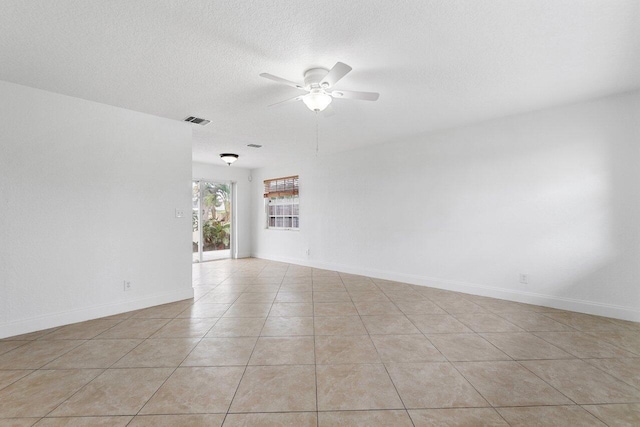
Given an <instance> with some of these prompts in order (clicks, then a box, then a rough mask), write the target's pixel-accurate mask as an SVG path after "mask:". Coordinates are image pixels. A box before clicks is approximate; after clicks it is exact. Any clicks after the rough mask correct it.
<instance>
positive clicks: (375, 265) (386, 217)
mask: <svg viewBox="0 0 640 427" xmlns="http://www.w3.org/2000/svg"><path fill="white" fill-rule="evenodd" d="M354 126H357V123H356V124H354ZM639 127H640V93H639V92H636V93H633V94H628V95H625V96H618V97H611V98H607V99H602V100H598V101H593V102H588V103H582V104H576V105H571V106H566V107H562V108H555V109H549V110H545V111H540V112H534V113H530V114H525V115H519V116H513V117H507V118H503V119H499V120H493V121H490V122H486V123H482V124H478V125H474V126H469V127H465V128H460V129H456V130H450V131H443V132H439V133H433V134H429V135H424V136H421V137H417V138H414V139H412V140H407V141H397V142H394V143H390V144H385V145H378V146H373V147H369V148H365V149H359V150H355V151H349V152H345V153H340V154H339V155H330V156H320V157H318V158H317V159H311V160H307V161H304V162H301V163H299V164H295V165H283V166H274V167H268V168H264V169H259V170H255V171H253V177H254V179H253V190H252V191H253V196H252V200H253V201H255V202H256V204H254V207H253V218H252V222H253V230H254V232H253V253H254V255H255V256H257V257H261V258H268V259H275V260H282V261H289V262H295V263H301V264H306V265H313V266H318V267H324V268H332V269H337V270H340V271H346V272H352V273H357V274H366V275H370V276H375V277H381V278H388V279H394V280H401V281H406V282H410V283H415V284H423V285H431V286H437V287H442V288H447V289H453V290H459V291H464V292H469V293H474V294H480V295H488V296H494V297H499V298H505V299H512V300H516V301H523V302H531V303H539V304H544V305H549V306H553V307H559V308H567V309H572V310H578V311H584V312H589V313H594V314H603V315H610V316H616V317H620V318H626V319H634V320H640V286H639V285H638V281H639V278H640V221H639V220H638V218H640V168H639V167H638V165H639V164H640V129H639ZM320 147H321V149H322V141H320ZM294 174H299V175H300V203H301V207H300V209H301V220H300V221H301V229H300V231H299V232H288V231H275V230H265V228H264V216H265V213H264V208H263V206H262V203H261V193H262V188H261V183H262V180H264V179H266V178H275V177H278V176H287V175H294ZM307 248H308V249H310V251H311V252H310V256H307V255H306V253H305V250H306V249H307ZM520 273H525V274H528V275H529V284H522V283H520V282H519V274H520Z"/></svg>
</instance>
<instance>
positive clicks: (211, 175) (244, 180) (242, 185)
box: [192, 162, 251, 258]
mask: <svg viewBox="0 0 640 427" xmlns="http://www.w3.org/2000/svg"><path fill="white" fill-rule="evenodd" d="M192 175H193V179H195V180H197V179H203V180H207V181H218V182H220V181H232V182H235V183H236V191H237V197H236V199H237V200H235V203H234V205H235V206H234V207H235V209H236V213H235V218H236V222H237V223H236V230H237V233H238V235H237V242H238V258H247V257H250V256H251V183H250V182H249V176H250V175H251V171H250V170H249V169H243V168H240V167H238V166H237V165H234V166H224V165H222V166H217V165H211V164H207V163H198V162H193V166H192Z"/></svg>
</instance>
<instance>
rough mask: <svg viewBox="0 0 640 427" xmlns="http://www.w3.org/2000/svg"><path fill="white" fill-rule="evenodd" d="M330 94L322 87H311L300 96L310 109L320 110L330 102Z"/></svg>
mask: <svg viewBox="0 0 640 427" xmlns="http://www.w3.org/2000/svg"><path fill="white" fill-rule="evenodd" d="M331 100H332V98H331V96H330V95H327V93H326V92H325V91H323V90H322V89H312V90H311V92H309V93H308V94H306V95H305V96H303V97H302V102H304V105H306V106H307V107H308V108H309V109H310V110H311V111H315V112H316V113H317V112H318V111H322V110H324V109H325V108H327V107H328V106H329V104H331Z"/></svg>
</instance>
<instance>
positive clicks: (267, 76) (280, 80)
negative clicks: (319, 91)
mask: <svg viewBox="0 0 640 427" xmlns="http://www.w3.org/2000/svg"><path fill="white" fill-rule="evenodd" d="M260 77H264V78H265V79H269V80H272V81H274V82H276V83H281V84H284V85H287V86H291V87H295V88H296V89H300V90H306V89H305V88H304V86H302V85H300V84H298V83H295V82H292V81H291V80H287V79H283V78H282V77H278V76H274V75H273V74H269V73H262V74H260Z"/></svg>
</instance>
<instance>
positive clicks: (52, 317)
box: [0, 288, 193, 339]
mask: <svg viewBox="0 0 640 427" xmlns="http://www.w3.org/2000/svg"><path fill="white" fill-rule="evenodd" d="M191 298H193V288H190V289H181V290H179V291H175V292H167V293H164V294H159V295H154V296H151V297H146V298H139V299H134V300H129V301H122V302H116V303H112V304H103V305H96V306H92V307H85V308H81V309H77V310H69V311H64V312H60V313H52V314H47V315H44V316H39V317H32V318H29V319H21V320H18V321H15V322H10V323H5V324H2V325H0V339H1V338H7V337H13V336H16V335H22V334H28V333H31V332H36V331H42V330H45V329H50V328H56V327H58V326H64V325H68V324H71V323H77V322H84V321H87V320H93V319H99V318H101V317H106V316H113V315H116V314H120V313H126V312H128V311H133V310H141V309H143V308H149V307H153V306H156V305H161V304H168V303H172V302H176V301H182V300H185V299H191Z"/></svg>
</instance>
